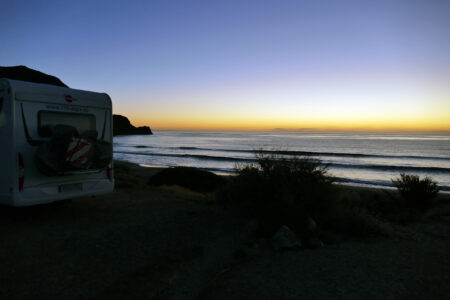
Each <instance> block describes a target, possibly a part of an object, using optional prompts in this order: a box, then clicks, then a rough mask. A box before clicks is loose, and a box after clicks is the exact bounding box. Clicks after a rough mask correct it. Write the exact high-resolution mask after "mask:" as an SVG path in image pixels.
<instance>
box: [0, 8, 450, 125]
mask: <svg viewBox="0 0 450 300" xmlns="http://www.w3.org/2000/svg"><path fill="white" fill-rule="evenodd" d="M0 26H1V27H0V28H2V29H1V30H0V37H1V40H2V43H1V47H0V65H2V66H12V65H26V66H28V67H30V68H33V69H37V70H39V71H42V72H44V73H47V74H51V75H55V76H57V77H58V78H60V79H61V80H62V81H63V82H64V83H66V84H67V85H69V86H70V87H72V88H77V89H83V90H92V91H98V92H106V93H108V94H109V95H110V96H111V98H112V101H113V107H114V113H116V114H122V115H125V116H127V117H128V118H129V119H130V120H131V122H132V123H133V124H134V125H140V126H141V125H149V126H150V127H151V128H152V129H154V130H258V131H266V130H279V131H304V132H309V131H325V132H341V131H344V132H433V133H436V132H440V133H448V134H450V1H447V0H422V1H416V0H404V1H400V0H390V1H385V0H378V1H364V0H358V1H356V0H355V1H332V0H330V1H321V0H315V1H313V0H311V1H301V0H298V1H264V0H259V1H244V0H242V1H214V0H209V1H194V0H192V1H171V0H166V1H134V0H133V1H131V0H130V1H45V0H42V1H21V0H6V3H5V2H3V3H2V17H1V18H0Z"/></svg>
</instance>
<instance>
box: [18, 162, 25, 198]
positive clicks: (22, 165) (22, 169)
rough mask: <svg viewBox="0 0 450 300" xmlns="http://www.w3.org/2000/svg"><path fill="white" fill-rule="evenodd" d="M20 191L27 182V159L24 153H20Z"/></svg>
mask: <svg viewBox="0 0 450 300" xmlns="http://www.w3.org/2000/svg"><path fill="white" fill-rule="evenodd" d="M18 162H19V191H22V190H23V184H24V183H25V161H24V159H23V155H22V153H19V161H18Z"/></svg>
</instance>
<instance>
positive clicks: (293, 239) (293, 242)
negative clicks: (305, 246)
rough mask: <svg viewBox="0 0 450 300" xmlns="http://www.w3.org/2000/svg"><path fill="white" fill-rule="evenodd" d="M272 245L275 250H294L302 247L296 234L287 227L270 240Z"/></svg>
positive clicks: (279, 230) (283, 227) (284, 226)
mask: <svg viewBox="0 0 450 300" xmlns="http://www.w3.org/2000/svg"><path fill="white" fill-rule="evenodd" d="M270 243H271V245H272V247H273V248H274V249H275V250H281V249H294V248H299V247H301V246H302V243H301V241H300V240H299V239H298V238H297V236H296V235H295V233H294V232H293V231H292V230H291V229H290V228H289V227H287V226H286V225H283V226H281V227H280V229H278V231H277V232H276V233H275V234H274V235H273V237H272V239H271V240H270Z"/></svg>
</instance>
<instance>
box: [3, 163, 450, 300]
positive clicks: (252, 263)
mask: <svg viewBox="0 0 450 300" xmlns="http://www.w3.org/2000/svg"><path fill="white" fill-rule="evenodd" d="M141 172H142V173H140V174H138V173H136V172H134V173H133V174H134V175H135V176H137V177H138V179H137V181H139V180H141V182H145V180H144V179H143V178H144V177H145V176H147V175H148V172H149V171H148V170H147V171H142V170H141ZM145 172H147V173H145ZM209 200H210V199H209V198H208V197H205V196H202V195H200V194H196V193H191V192H187V191H185V190H182V189H178V188H166V187H162V188H142V189H139V188H136V187H126V186H125V187H119V188H117V189H116V190H115V191H114V192H113V193H111V194H108V195H103V196H97V197H85V198H80V199H74V200H73V201H70V202H60V203H54V204H49V205H41V206H36V207H29V208H8V207H0V236H1V242H0V298H1V299H104V298H108V299H329V298H333V299H334V298H337V299H341V298H342V299H348V298H352V299H386V298H387V299H406V298H408V299H410V298H413V299H448V295H450V256H449V253H450V251H449V250H450V247H449V246H450V239H449V238H450V220H448V219H443V220H440V221H439V222H438V223H430V224H421V225H415V226H414V228H405V229H402V230H404V231H405V234H403V235H399V236H398V237H390V238H376V239H365V240H360V241H345V242H342V243H336V244H331V245H325V247H323V248H320V249H311V250H298V251H284V252H276V251H274V250H272V249H271V248H270V247H261V248H260V249H256V250H254V251H253V252H251V251H250V253H249V254H248V255H246V256H245V257H244V258H242V257H238V256H236V253H237V250H239V249H241V248H242V247H243V245H244V243H245V242H246V241H247V240H248V237H249V232H251V230H252V223H251V222H249V221H247V220H244V219H241V218H239V217H237V216H235V215H233V214H232V213H231V212H229V211H228V210H226V209H224V208H223V207H221V206H220V205H218V204H215V203H211V201H209Z"/></svg>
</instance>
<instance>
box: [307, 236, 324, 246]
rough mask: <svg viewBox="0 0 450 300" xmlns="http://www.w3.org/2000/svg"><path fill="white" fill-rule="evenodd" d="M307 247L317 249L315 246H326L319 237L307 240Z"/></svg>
mask: <svg viewBox="0 0 450 300" xmlns="http://www.w3.org/2000/svg"><path fill="white" fill-rule="evenodd" d="M305 246H306V247H307V248H311V249H315V248H322V247H323V246H324V244H323V242H322V241H321V240H319V239H317V238H312V239H309V240H307V241H306V245H305Z"/></svg>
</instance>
